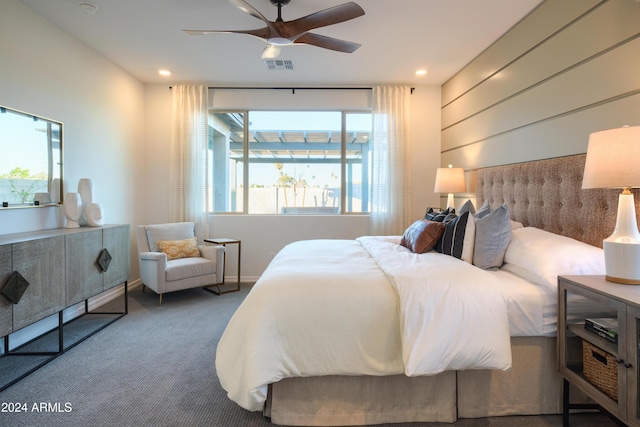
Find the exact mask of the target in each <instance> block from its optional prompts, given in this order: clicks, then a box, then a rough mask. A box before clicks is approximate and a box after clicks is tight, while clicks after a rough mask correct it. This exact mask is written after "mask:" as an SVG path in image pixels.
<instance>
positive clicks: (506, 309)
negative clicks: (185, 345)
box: [216, 155, 640, 425]
mask: <svg viewBox="0 0 640 427" xmlns="http://www.w3.org/2000/svg"><path fill="white" fill-rule="evenodd" d="M584 160H585V156H584V155H578V156H569V157H562V158H555V159H549V160H542V161H536V162H529V163H521V164H515V165H508V166H500V167H494V168H488V169H482V170H478V171H476V172H475V173H474V174H475V175H477V177H476V182H477V186H476V187H477V188H476V201H475V202H476V203H475V205H476V206H482V205H485V202H486V203H487V205H488V207H489V210H490V211H494V210H495V211H497V210H499V209H500V208H502V207H503V206H506V208H507V209H508V212H509V216H510V220H511V222H510V225H511V234H510V236H511V237H510V241H509V245H508V248H507V249H506V253H504V265H503V266H502V268H499V269H486V270H485V269H480V268H478V267H475V266H473V265H471V263H470V262H465V261H463V260H461V259H458V258H456V257H453V256H449V255H445V254H442V253H436V252H428V253H424V254H415V253H412V252H411V251H408V250H406V248H405V247H403V246H401V245H400V244H399V243H400V240H401V238H400V236H364V237H362V238H359V239H356V240H353V241H348V240H345V241H338V240H316V241H305V242H296V243H293V244H291V245H289V246H287V247H285V248H284V249H283V250H282V251H281V252H280V253H279V254H278V255H277V256H276V257H275V258H274V260H273V261H272V263H271V264H270V265H269V267H268V268H267V270H266V271H265V272H264V274H263V275H262V276H261V278H260V279H259V281H258V282H257V283H256V285H254V287H253V289H252V290H251V292H250V294H249V295H248V296H247V298H246V299H245V301H244V302H243V304H242V305H241V306H240V307H239V309H238V311H237V312H236V313H235V314H234V316H233V318H232V319H231V321H230V322H229V325H228V326H227V329H226V330H225V332H224V334H223V336H222V337H221V340H220V343H219V345H218V349H217V355H216V369H217V371H218V377H219V379H220V381H221V384H222V386H223V387H224V388H225V390H226V391H227V393H228V395H229V397H230V398H231V399H232V400H234V401H235V402H237V403H238V404H239V405H240V406H242V407H243V408H245V409H247V410H254V411H255V410H263V411H264V413H265V415H266V416H268V417H270V418H271V420H272V422H273V423H275V424H281V425H365V424H381V423H398V422H454V421H455V420H456V419H457V418H478V417H487V416H500V415H516V414H549V413H551V414H555V413H560V412H561V388H562V381H561V378H560V376H559V375H558V373H557V363H556V357H557V356H556V338H555V330H556V319H555V315H556V302H557V297H556V294H555V281H556V277H557V275H558V274H602V273H603V272H604V261H603V256H602V251H601V249H599V248H597V246H601V240H602V239H603V238H604V237H606V236H607V235H608V234H609V233H610V231H611V230H612V229H613V226H614V221H615V215H598V214H595V213H597V212H606V211H607V209H609V210H610V212H615V206H616V204H617V193H616V192H615V191H606V190H589V191H582V190H580V186H581V179H582V169H583V167H584ZM638 199H640V198H638V197H637V196H636V200H638ZM460 216H462V215H460ZM445 233H446V231H445ZM550 249H551V250H553V253H554V254H559V255H558V256H552V257H550V256H549V252H550ZM461 256H462V255H461ZM501 263H502V262H501ZM436 265H437V268H435V266H436ZM416 277H429V279H428V281H427V282H426V284H424V285H420V283H422V282H420V283H417V282H416V279H415V278H416ZM453 277H455V279H453ZM572 304H573V305H572V308H571V309H572V310H581V309H584V308H585V307H584V306H583V303H582V301H574V302H572ZM283 337H284V338H283Z"/></svg>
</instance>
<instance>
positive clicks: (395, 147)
mask: <svg viewBox="0 0 640 427" xmlns="http://www.w3.org/2000/svg"><path fill="white" fill-rule="evenodd" d="M410 94H411V88H410V87H409V86H404V85H393V86H376V87H374V88H373V99H372V101H373V131H372V135H371V172H372V178H371V215H370V223H369V232H370V233H371V234H372V235H401V234H402V233H404V230H405V228H407V227H408V226H409V225H410V224H411V222H412V218H411V212H412V211H411V208H412V206H411V204H412V197H411V191H412V190H411V187H412V185H411V162H410V160H411V159H410V154H411V152H410V151H411V150H410V146H409V117H410V102H409V101H410V100H409V96H410Z"/></svg>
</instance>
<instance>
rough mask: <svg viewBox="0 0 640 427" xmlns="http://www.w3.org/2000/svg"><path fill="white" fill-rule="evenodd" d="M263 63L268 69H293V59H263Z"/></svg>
mask: <svg viewBox="0 0 640 427" xmlns="http://www.w3.org/2000/svg"><path fill="white" fill-rule="evenodd" d="M264 63H265V64H266V65H267V69H269V70H293V61H289V60H286V59H265V60H264Z"/></svg>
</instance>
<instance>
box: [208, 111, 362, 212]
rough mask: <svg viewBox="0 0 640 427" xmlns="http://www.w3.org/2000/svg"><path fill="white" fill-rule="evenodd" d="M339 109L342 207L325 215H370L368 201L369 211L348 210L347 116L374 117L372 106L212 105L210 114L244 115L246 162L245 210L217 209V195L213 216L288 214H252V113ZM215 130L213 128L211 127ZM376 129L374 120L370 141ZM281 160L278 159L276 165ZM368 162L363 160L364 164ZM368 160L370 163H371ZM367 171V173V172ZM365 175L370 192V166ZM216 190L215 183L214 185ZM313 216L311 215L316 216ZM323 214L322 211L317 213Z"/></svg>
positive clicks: (243, 132) (244, 173)
mask: <svg viewBox="0 0 640 427" xmlns="http://www.w3.org/2000/svg"><path fill="white" fill-rule="evenodd" d="M265 111H266V112H269V111H273V112H288V111H291V112H309V113H313V112H335V113H340V126H341V129H340V135H341V142H340V210H339V212H337V213H335V214H322V215H323V216H340V215H369V214H370V209H371V206H370V202H369V203H368V204H367V211H366V212H364V211H361V212H350V211H346V209H345V208H346V206H347V191H346V188H347V163H348V161H347V116H348V115H349V114H369V115H371V116H372V117H373V111H372V110H371V109H365V108H362V109H297V108H295V109H287V108H278V109H273V110H271V109H234V108H209V114H220V113H222V114H242V115H243V118H244V121H243V129H242V134H243V142H242V162H243V164H244V167H243V171H242V181H243V185H242V210H238V211H216V210H214V209H213V198H212V201H211V204H210V206H208V210H209V215H278V216H286V215H287V214H282V213H279V212H276V213H250V212H249V208H250V206H249V191H248V190H249V171H250V169H251V166H250V164H251V161H250V158H249V157H250V149H249V148H250V147H249V146H250V143H249V126H250V122H251V112H265ZM210 129H211V127H210ZM372 132H373V120H372V122H371V128H370V130H369V142H368V143H369V144H370V141H371V133H372ZM275 163H278V162H276V161H274V164H275ZM364 163H365V162H364V161H363V162H362V164H364ZM367 163H368V162H367ZM365 173H366V175H365ZM213 176H214V170H213V165H211V178H212V182H213ZM363 176H366V180H367V182H368V184H367V186H366V189H367V192H369V191H370V186H371V183H370V180H371V174H370V165H369V166H368V167H367V168H366V169H365V170H364V171H363ZM211 191H212V192H213V185H212V188H211ZM313 215H314V214H312V215H309V216H313ZM315 215H320V214H315Z"/></svg>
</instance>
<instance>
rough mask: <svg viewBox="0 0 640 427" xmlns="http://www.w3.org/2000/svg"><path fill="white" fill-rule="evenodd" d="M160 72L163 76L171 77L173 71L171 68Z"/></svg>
mask: <svg viewBox="0 0 640 427" xmlns="http://www.w3.org/2000/svg"><path fill="white" fill-rule="evenodd" d="M158 74H160V75H161V76H165V77H169V76H170V75H171V71H169V70H158Z"/></svg>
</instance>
